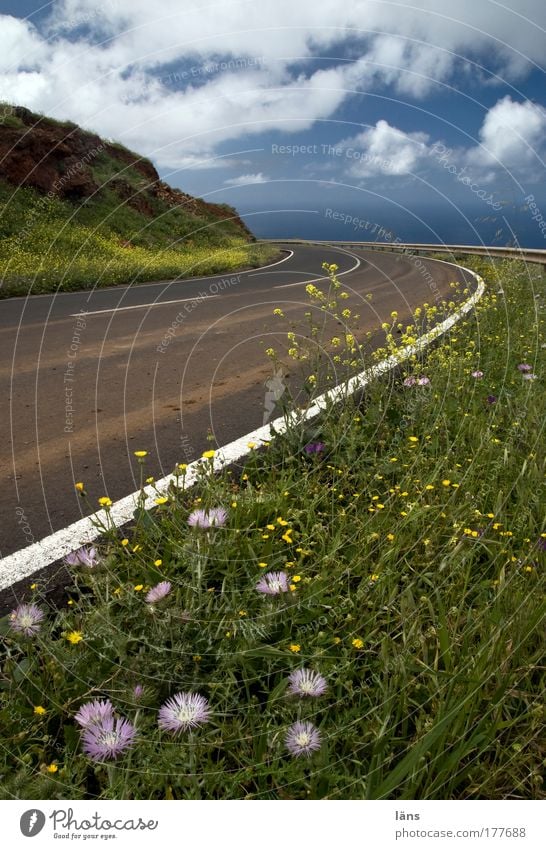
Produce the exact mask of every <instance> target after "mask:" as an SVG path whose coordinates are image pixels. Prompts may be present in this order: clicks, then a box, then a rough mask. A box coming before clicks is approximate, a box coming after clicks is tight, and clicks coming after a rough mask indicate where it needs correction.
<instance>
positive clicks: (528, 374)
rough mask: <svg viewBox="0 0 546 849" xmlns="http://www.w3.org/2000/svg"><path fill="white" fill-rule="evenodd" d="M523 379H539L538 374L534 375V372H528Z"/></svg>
mask: <svg viewBox="0 0 546 849" xmlns="http://www.w3.org/2000/svg"><path fill="white" fill-rule="evenodd" d="M522 377H523V379H524V380H536V379H537V376H536V374H533V373H532V372H528V373H527V374H523V375H522Z"/></svg>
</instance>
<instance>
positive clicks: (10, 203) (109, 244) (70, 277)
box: [0, 104, 273, 297]
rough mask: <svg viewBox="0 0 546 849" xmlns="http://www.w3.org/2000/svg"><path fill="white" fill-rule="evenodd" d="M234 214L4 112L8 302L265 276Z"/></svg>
mask: <svg viewBox="0 0 546 849" xmlns="http://www.w3.org/2000/svg"><path fill="white" fill-rule="evenodd" d="M272 255H273V249H272V248H270V247H268V246H263V245H258V244H256V242H255V240H254V237H253V236H252V234H251V232H250V231H249V230H248V228H247V227H246V226H245V224H244V223H243V222H242V221H241V219H240V218H239V216H238V214H237V212H236V210H235V209H233V208H232V207H230V206H227V205H225V204H210V203H207V202H206V201H204V200H200V199H198V198H194V197H192V196H191V195H188V194H185V193H184V192H182V191H180V190H179V189H173V188H172V187H170V186H169V185H167V184H166V183H164V182H163V181H162V180H161V179H160V177H159V175H158V173H157V171H156V169H155V167H154V166H153V165H152V163H151V162H150V161H149V160H147V159H145V158H143V157H141V156H139V155H138V154H137V153H133V152H132V151H130V150H128V149H127V148H125V147H123V146H122V145H119V144H116V143H113V142H110V141H106V140H103V139H101V138H100V137H99V136H97V135H95V134H94V133H90V132H86V131H84V130H82V129H81V128H80V127H78V126H77V125H76V124H73V123H71V122H59V121H55V120H53V119H51V118H46V117H43V116H40V115H37V114H35V113H33V112H30V111H29V110H28V109H24V108H22V107H12V106H8V105H6V104H4V105H1V106H0V297H9V296H10V295H26V294H28V293H31V294H35V293H41V292H50V291H56V290H58V289H61V290H65V291H66V290H71V289H81V288H90V287H94V286H111V285H114V284H116V283H127V282H135V281H144V280H154V279H155V280H157V279H166V278H182V277H193V276H197V275H201V274H212V273H216V272H222V271H231V270H233V269H235V268H241V267H244V266H257V265H260V264H262V263H264V262H266V261H268V260H269V259H270V258H271V256H272Z"/></svg>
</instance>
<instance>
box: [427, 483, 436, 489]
mask: <svg viewBox="0 0 546 849" xmlns="http://www.w3.org/2000/svg"><path fill="white" fill-rule="evenodd" d="M425 489H434V484H432V483H427V485H426V486H425Z"/></svg>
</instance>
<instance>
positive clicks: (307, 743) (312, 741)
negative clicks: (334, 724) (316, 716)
mask: <svg viewBox="0 0 546 849" xmlns="http://www.w3.org/2000/svg"><path fill="white" fill-rule="evenodd" d="M284 743H285V746H286V748H287V749H288V751H289V752H290V754H291V755H293V756H294V757H296V758H297V757H300V756H301V755H305V756H306V757H310V755H311V754H312V752H316V751H318V750H319V749H320V743H321V740H320V732H319V730H318V728H316V727H315V726H314V725H313V723H312V722H295V723H294V724H293V725H291V726H290V728H289V729H288V732H287V734H286V737H285V740H284Z"/></svg>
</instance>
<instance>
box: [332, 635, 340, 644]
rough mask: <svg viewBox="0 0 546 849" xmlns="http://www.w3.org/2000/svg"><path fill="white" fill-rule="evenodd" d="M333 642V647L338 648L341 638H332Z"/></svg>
mask: <svg viewBox="0 0 546 849" xmlns="http://www.w3.org/2000/svg"><path fill="white" fill-rule="evenodd" d="M333 641H334V643H335V645H336V646H338V645H339V644H340V642H341V637H334V638H333Z"/></svg>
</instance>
